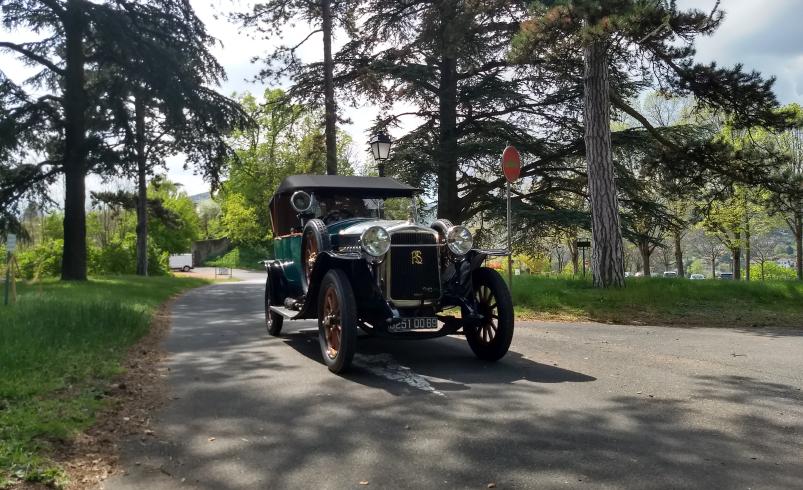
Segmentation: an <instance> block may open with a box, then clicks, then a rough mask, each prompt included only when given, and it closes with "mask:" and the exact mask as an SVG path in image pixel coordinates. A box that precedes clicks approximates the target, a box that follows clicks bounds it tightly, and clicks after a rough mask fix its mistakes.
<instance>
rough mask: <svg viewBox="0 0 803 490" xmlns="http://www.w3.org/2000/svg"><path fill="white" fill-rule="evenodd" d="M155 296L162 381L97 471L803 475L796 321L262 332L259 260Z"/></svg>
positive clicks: (586, 478) (481, 477) (315, 484)
mask: <svg viewBox="0 0 803 490" xmlns="http://www.w3.org/2000/svg"><path fill="white" fill-rule="evenodd" d="M247 279H250V280H247V281H244V282H238V283H222V284H216V285H212V286H208V287H204V288H201V289H196V290H193V291H191V292H189V293H188V294H186V295H185V296H183V297H182V298H181V299H180V300H179V301H177V302H176V303H175V304H174V306H173V310H172V313H173V325H172V331H171V333H170V336H169V338H168V339H167V341H166V348H167V350H168V351H169V352H170V357H169V361H168V367H169V368H170V371H169V376H168V380H169V381H168V382H169V386H170V397H171V400H170V401H169V403H168V404H167V405H166V407H165V408H163V409H162V410H161V411H159V412H158V413H157V414H155V415H154V419H153V421H152V428H153V430H154V434H153V435H152V436H151V435H142V436H141V437H136V438H134V439H132V440H129V441H127V442H126V443H125V446H124V449H123V468H124V470H125V474H124V475H119V476H116V477H114V478H112V479H110V480H108V481H107V482H106V483H105V488H109V489H141V488H147V489H149V490H160V489H173V488H210V489H212V488H214V489H235V488H237V489H239V488H280V489H285V488H287V489H296V488H298V489H307V488H316V489H343V488H366V487H367V488H392V489H402V488H433V487H439V488H489V487H492V485H491V484H493V485H494V486H495V488H539V489H551V488H634V489H651V488H661V489H663V488H728V489H737V488H783V489H792V488H803V403H802V402H803V392H801V387H803V331H801V330H766V329H757V330H752V331H739V330H734V329H706V328H696V329H683V328H668V327H647V326H618V325H601V324H590V323H589V324H557V323H532V322H519V323H518V324H517V330H516V333H515V336H514V339H513V344H512V346H511V350H510V353H509V354H508V355H507V357H505V358H504V359H503V360H502V361H500V362H498V363H495V364H488V363H484V362H481V361H478V360H476V359H475V358H474V357H473V355H472V354H471V352H470V350H469V348H468V346H467V344H466V343H465V340H463V339H461V338H459V337H448V338H442V339H437V340H427V341H395V342H394V341H390V340H381V339H374V338H367V337H366V338H360V340H359V342H358V349H359V354H358V357H357V360H356V363H357V367H356V369H355V370H354V372H353V373H351V374H349V375H346V376H342V377H341V376H335V375H332V374H330V373H329V371H328V370H327V369H326V367H325V366H324V365H323V364H322V363H321V361H320V353H319V348H318V345H317V340H316V330H315V324H314V323H312V322H295V323H289V324H288V323H286V324H285V328H284V331H285V335H284V336H283V337H282V338H271V337H268V336H267V334H266V332H265V328H264V324H263V313H262V290H263V280H262V278H261V276H260V275H259V274H255V275H254V276H253V277H248V278H247Z"/></svg>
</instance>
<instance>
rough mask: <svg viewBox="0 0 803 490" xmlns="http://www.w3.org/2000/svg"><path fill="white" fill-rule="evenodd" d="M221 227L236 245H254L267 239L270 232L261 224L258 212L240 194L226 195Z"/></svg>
mask: <svg viewBox="0 0 803 490" xmlns="http://www.w3.org/2000/svg"><path fill="white" fill-rule="evenodd" d="M222 211H223V216H222V218H221V226H222V229H223V231H224V232H225V234H226V236H227V237H228V239H229V240H231V242H232V243H234V244H253V243H258V242H261V241H264V240H266V239H267V236H268V235H267V234H268V230H267V229H266V228H263V227H262V226H260V224H259V220H258V219H257V211H256V209H255V208H253V207H252V206H250V205H249V203H247V202H246V200H245V196H243V195H242V194H239V193H230V194H227V195H226V199H225V200H224V201H223V206H222Z"/></svg>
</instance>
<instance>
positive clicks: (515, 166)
mask: <svg viewBox="0 0 803 490" xmlns="http://www.w3.org/2000/svg"><path fill="white" fill-rule="evenodd" d="M502 173H504V174H505V178H506V179H507V181H508V182H511V183H513V182H516V181H517V180H519V175H520V174H521V155H519V151H518V150H517V149H516V148H515V147H513V146H508V147H507V148H505V151H503V152H502Z"/></svg>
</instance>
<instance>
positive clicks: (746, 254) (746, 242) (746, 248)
mask: <svg viewBox="0 0 803 490" xmlns="http://www.w3.org/2000/svg"><path fill="white" fill-rule="evenodd" d="M750 253H751V251H750V219H749V218H745V221H744V280H745V281H748V282H749V281H750V262H751V260H752V257H751V256H750Z"/></svg>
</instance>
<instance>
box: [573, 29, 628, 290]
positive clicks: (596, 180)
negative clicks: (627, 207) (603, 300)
mask: <svg viewBox="0 0 803 490" xmlns="http://www.w3.org/2000/svg"><path fill="white" fill-rule="evenodd" d="M583 56H584V58H585V80H584V88H585V91H584V92H585V94H584V107H585V110H584V122H585V144H586V159H587V161H588V188H589V194H590V196H591V234H592V242H593V247H594V249H593V252H592V266H591V268H592V270H593V274H594V286H596V287H605V288H607V287H612V286H614V287H623V286H624V285H625V271H624V260H623V255H624V246H623V244H622V230H621V225H620V222H619V200H618V198H617V194H616V192H617V191H616V181H615V179H614V170H613V155H612V153H611V104H610V86H609V82H608V54H607V46H606V43H604V42H602V41H596V42H593V43H590V44H589V45H587V46H586V47H585V48H584V50H583Z"/></svg>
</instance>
